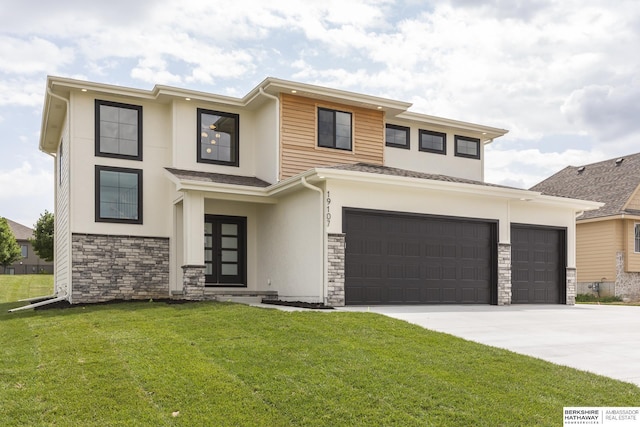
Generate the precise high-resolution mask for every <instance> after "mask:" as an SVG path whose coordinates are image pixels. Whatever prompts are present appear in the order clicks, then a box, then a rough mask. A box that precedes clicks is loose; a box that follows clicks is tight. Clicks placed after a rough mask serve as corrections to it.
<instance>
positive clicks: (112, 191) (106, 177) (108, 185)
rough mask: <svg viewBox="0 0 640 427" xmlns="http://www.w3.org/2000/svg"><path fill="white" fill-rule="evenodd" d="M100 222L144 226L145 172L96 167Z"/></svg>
mask: <svg viewBox="0 0 640 427" xmlns="http://www.w3.org/2000/svg"><path fill="white" fill-rule="evenodd" d="M95 202H96V206H95V209H96V222H124V223H129V224H142V171H141V170H139V169H125V168H112V167H107V166H96V201H95Z"/></svg>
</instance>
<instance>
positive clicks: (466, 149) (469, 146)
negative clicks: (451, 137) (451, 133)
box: [455, 135, 480, 159]
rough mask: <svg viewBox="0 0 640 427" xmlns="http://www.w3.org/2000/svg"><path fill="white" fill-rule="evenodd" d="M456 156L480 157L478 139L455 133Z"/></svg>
mask: <svg viewBox="0 0 640 427" xmlns="http://www.w3.org/2000/svg"><path fill="white" fill-rule="evenodd" d="M455 141H456V156H459V157H469V158H471V159H479V158H480V140H479V139H478V138H470V137H468V136H459V135H456V139H455Z"/></svg>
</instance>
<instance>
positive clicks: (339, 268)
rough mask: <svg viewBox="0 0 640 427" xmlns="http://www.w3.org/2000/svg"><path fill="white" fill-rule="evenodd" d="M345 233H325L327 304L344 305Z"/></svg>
mask: <svg viewBox="0 0 640 427" xmlns="http://www.w3.org/2000/svg"><path fill="white" fill-rule="evenodd" d="M345 236H346V235H345V234H344V233H329V234H328V235H327V304H328V305H331V306H334V307H342V306H344V254H345Z"/></svg>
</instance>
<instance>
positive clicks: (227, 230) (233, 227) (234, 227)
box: [222, 224, 238, 236]
mask: <svg viewBox="0 0 640 427" xmlns="http://www.w3.org/2000/svg"><path fill="white" fill-rule="evenodd" d="M222 234H224V235H226V236H237V235H238V224H222Z"/></svg>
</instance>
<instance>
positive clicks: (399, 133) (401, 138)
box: [385, 125, 411, 149]
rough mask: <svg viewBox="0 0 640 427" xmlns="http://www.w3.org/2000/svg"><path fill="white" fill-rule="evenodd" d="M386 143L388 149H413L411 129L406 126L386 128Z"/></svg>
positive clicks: (389, 126)
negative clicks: (410, 135)
mask: <svg viewBox="0 0 640 427" xmlns="http://www.w3.org/2000/svg"><path fill="white" fill-rule="evenodd" d="M385 141H386V144H387V146H388V147H397V148H406V149H409V148H410V147H411V145H410V142H409V128H408V127H406V126H398V125H387V126H386V128H385Z"/></svg>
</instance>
